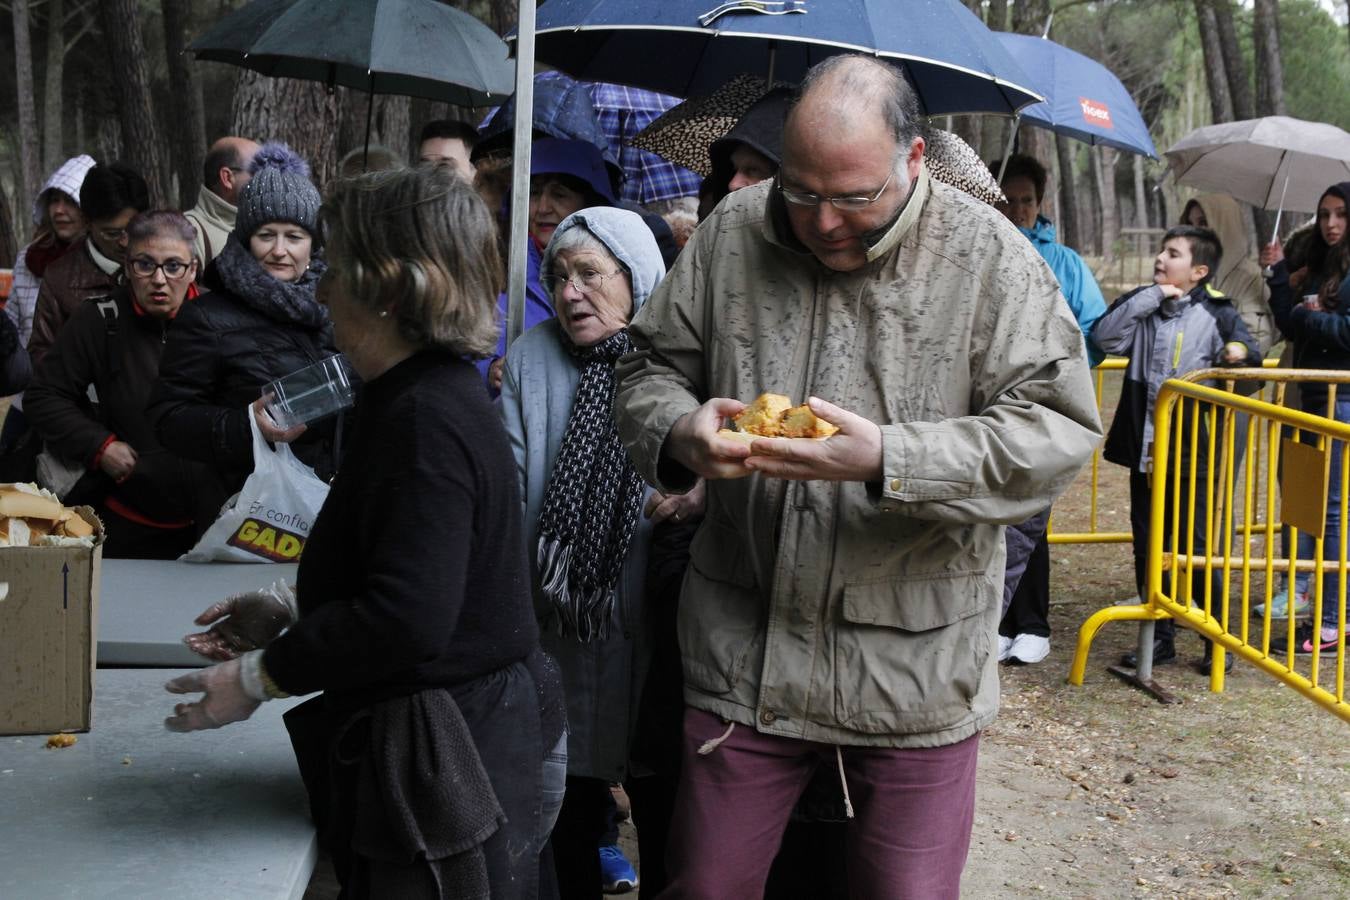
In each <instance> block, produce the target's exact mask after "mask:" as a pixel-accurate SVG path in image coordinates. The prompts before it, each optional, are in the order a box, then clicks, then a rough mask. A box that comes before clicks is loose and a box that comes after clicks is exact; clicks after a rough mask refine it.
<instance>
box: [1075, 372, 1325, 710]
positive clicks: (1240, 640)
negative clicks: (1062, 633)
mask: <svg viewBox="0 0 1350 900" xmlns="http://www.w3.org/2000/svg"><path fill="white" fill-rule="evenodd" d="M1244 377H1250V378H1259V379H1264V380H1265V381H1266V382H1267V383H1268V384H1267V387H1268V389H1269V390H1270V392H1271V394H1272V397H1273V399H1274V400H1276V401H1280V400H1282V399H1283V395H1284V391H1285V387H1286V385H1287V384H1289V383H1298V382H1323V383H1329V384H1330V387H1329V390H1328V394H1329V398H1328V409H1329V410H1330V409H1332V408H1334V403H1335V396H1336V391H1337V386H1338V385H1350V372H1327V371H1312V370H1297V369H1270V368H1267V369H1264V370H1257V369H1236V370H1234V369H1217V370H1207V371H1201V372H1193V373H1190V374H1189V375H1188V376H1187V377H1186V379H1185V380H1172V381H1168V382H1166V383H1165V384H1164V385H1163V387H1162V389H1161V390H1160V392H1159V394H1158V399H1157V402H1156V405H1155V415H1154V453H1153V471H1154V473H1155V477H1154V478H1153V479H1152V485H1151V488H1152V500H1151V504H1152V506H1151V509H1150V521H1151V531H1150V546H1149V551H1148V575H1147V585H1146V589H1145V593H1146V595H1147V598H1146V600H1145V602H1143V603H1141V604H1138V605H1130V606H1114V607H1109V608H1107V609H1103V610H1099V611H1098V612H1096V613H1095V614H1093V615H1092V616H1091V617H1090V618H1089V619H1088V620H1087V621H1086V622H1085V623H1084V624H1083V626H1082V627H1081V628H1080V629H1079V635H1078V646H1077V650H1076V652H1075V655H1074V660H1073V665H1072V668H1071V670H1070V674H1069V682H1070V683H1071V684H1075V685H1081V684H1082V683H1083V675H1084V671H1085V669H1086V667H1087V656H1088V651H1089V650H1090V648H1091V644H1092V640H1093V638H1094V637H1095V636H1096V635H1097V633H1098V631H1100V629H1101V628H1102V627H1103V626H1105V625H1106V624H1107V623H1109V622H1117V621H1139V622H1141V623H1144V625H1143V626H1142V627H1141V629H1140V632H1141V634H1140V641H1139V663H1140V665H1139V669H1138V671H1137V673H1135V674H1133V675H1130V676H1124V673H1118V674H1122V675H1123V677H1127V678H1128V680H1131V681H1133V682H1134V683H1136V684H1139V685H1140V686H1141V687H1146V688H1156V686H1155V685H1153V684H1152V679H1151V675H1152V673H1151V663H1152V632H1153V624H1152V623H1153V622H1155V621H1156V620H1158V619H1164V618H1169V617H1170V618H1172V619H1173V620H1175V621H1176V623H1177V624H1179V625H1184V626H1185V627H1187V628H1190V629H1191V630H1193V631H1196V632H1199V633H1200V634H1201V635H1202V636H1203V637H1205V638H1207V639H1209V640H1211V641H1213V643H1214V647H1213V656H1214V664H1213V665H1212V666H1211V671H1210V689H1211V690H1213V691H1222V690H1223V683H1224V673H1223V668H1224V667H1223V662H1224V654H1225V653H1226V652H1231V653H1234V654H1235V655H1236V656H1237V657H1238V658H1239V659H1241V660H1244V661H1246V662H1248V663H1251V664H1252V665H1254V666H1256V667H1257V668H1258V669H1259V670H1261V671H1263V672H1265V673H1267V674H1268V675H1270V676H1272V677H1274V678H1275V679H1277V680H1278V681H1280V682H1282V683H1284V684H1286V685H1288V686H1289V687H1291V688H1293V689H1294V690H1296V691H1298V692H1299V693H1301V694H1303V695H1304V696H1306V697H1308V698H1310V699H1312V700H1313V701H1314V702H1316V703H1318V704H1319V705H1321V706H1323V707H1325V708H1326V709H1328V710H1330V711H1331V712H1333V713H1335V714H1336V715H1338V716H1340V717H1341V718H1342V719H1344V720H1345V721H1347V722H1350V703H1347V702H1346V698H1345V667H1346V634H1345V632H1346V627H1347V622H1346V615H1347V614H1346V607H1345V600H1344V598H1345V596H1346V587H1347V585H1346V578H1347V571H1350V566H1347V553H1346V544H1347V534H1350V518H1348V517H1347V506H1348V505H1350V424H1345V423H1341V422H1337V421H1335V420H1334V419H1333V418H1331V417H1323V416H1315V415H1310V414H1308V413H1304V412H1300V411H1297V410H1293V409H1288V408H1286V407H1284V406H1282V405H1279V403H1278V402H1275V403H1271V402H1267V401H1265V400H1261V399H1257V398H1249V397H1244V396H1241V395H1239V394H1237V393H1233V392H1232V390H1231V388H1232V387H1233V384H1234V379H1241V378H1244ZM1205 380H1210V381H1222V382H1223V383H1225V385H1226V386H1227V387H1229V388H1230V390H1219V389H1217V388H1214V387H1210V386H1208V385H1206V384H1202V383H1198V382H1201V381H1205ZM1345 390H1350V387H1345V388H1342V393H1344V391H1345ZM1282 433H1283V435H1285V436H1288V435H1290V434H1299V435H1300V438H1299V439H1300V441H1301V442H1302V443H1303V444H1309V443H1310V442H1311V443H1312V444H1313V445H1314V446H1315V447H1316V449H1317V453H1318V454H1320V455H1314V456H1313V457H1312V459H1314V460H1315V461H1318V462H1316V464H1318V465H1321V466H1323V469H1322V478H1321V480H1320V482H1319V481H1317V471H1316V470H1315V469H1313V470H1311V472H1312V474H1311V477H1308V476H1307V474H1306V473H1295V472H1294V471H1293V470H1290V474H1289V476H1288V480H1289V481H1290V493H1291V496H1293V494H1294V493H1295V491H1294V488H1293V485H1294V483H1295V482H1296V481H1302V482H1305V483H1312V484H1315V485H1317V487H1316V488H1315V489H1313V490H1312V491H1311V493H1312V495H1313V496H1314V497H1316V494H1317V491H1318V490H1322V489H1323V488H1322V487H1321V486H1323V485H1327V482H1326V477H1327V472H1329V471H1330V470H1331V468H1332V462H1333V457H1335V458H1337V459H1339V462H1340V467H1339V468H1340V472H1339V476H1338V477H1339V485H1338V487H1339V489H1340V500H1339V502H1338V504H1337V510H1335V511H1338V512H1339V514H1340V522H1341V528H1340V530H1339V539H1338V540H1337V541H1335V542H1334V546H1331V547H1327V548H1324V547H1323V534H1324V531H1322V530H1318V531H1316V532H1313V533H1312V536H1313V538H1314V541H1313V546H1314V550H1313V554H1312V558H1311V559H1303V558H1300V555H1299V552H1298V550H1297V547H1298V534H1297V530H1296V529H1291V535H1290V543H1289V546H1290V547H1291V548H1292V552H1291V554H1290V556H1289V557H1287V558H1286V557H1283V556H1281V555H1280V549H1279V543H1278V539H1279V532H1280V528H1279V526H1277V524H1276V523H1277V522H1279V521H1280V519H1281V516H1280V514H1279V512H1280V510H1279V508H1278V507H1277V506H1276V498H1277V496H1278V495H1279V471H1280V455H1281V452H1282V443H1281V438H1282ZM1239 441H1241V443H1239ZM1290 452H1292V450H1291V451H1290ZM1158 476H1160V477H1158ZM1183 476H1184V477H1183ZM1300 476H1302V477H1300ZM1327 486H1329V485H1327ZM1325 496H1326V495H1325V493H1323V494H1322V497H1321V499H1323V500H1324V499H1325ZM1305 499H1307V498H1305ZM1285 500H1286V502H1288V501H1289V498H1285ZM1314 505H1315V504H1314ZM1324 505H1325V504H1324ZM1331 512H1333V510H1330V509H1328V510H1326V513H1327V514H1330V513H1331ZM1165 536H1166V543H1164V539H1165ZM1258 548H1259V550H1260V552H1255V550H1256V549H1258ZM1328 556H1330V557H1331V558H1330V559H1328V558H1327V557H1328ZM1299 572H1310V573H1313V576H1314V577H1313V578H1312V579H1311V582H1312V584H1311V585H1310V592H1309V596H1310V600H1311V604H1310V606H1311V608H1310V610H1309V612H1310V615H1311V621H1312V623H1313V628H1314V632H1313V635H1314V641H1313V652H1312V653H1311V654H1308V655H1296V654H1295V652H1294V651H1295V640H1294V632H1295V625H1296V622H1297V620H1298V617H1297V616H1296V615H1294V613H1293V611H1292V610H1291V613H1290V617H1289V619H1288V621H1287V623H1282V622H1281V620H1278V619H1272V617H1271V612H1272V604H1271V598H1272V594H1273V593H1274V587H1275V583H1276V577H1275V576H1276V575H1277V573H1282V574H1283V575H1284V576H1285V578H1286V579H1287V580H1288V581H1287V583H1288V588H1287V590H1289V591H1290V593H1292V587H1293V582H1294V578H1295V575H1296V574H1297V573H1299ZM1319 574H1324V575H1334V576H1338V577H1333V578H1326V577H1318V576H1319ZM1164 576H1166V578H1164ZM1328 582H1330V583H1331V584H1330V585H1328ZM1332 585H1334V590H1327V588H1328V587H1330V586H1332ZM1327 594H1329V595H1330V596H1327ZM1254 597H1260V598H1262V599H1263V601H1264V605H1263V607H1262V608H1261V611H1260V613H1259V614H1258V615H1255V616H1253V607H1252V605H1251V601H1252V600H1253V598H1254ZM1327 604H1337V605H1336V606H1335V607H1334V608H1335V609H1337V610H1338V611H1339V612H1338V614H1337V623H1338V629H1339V639H1338V640H1337V641H1336V642H1335V644H1334V647H1333V648H1329V649H1327V650H1326V651H1322V650H1320V649H1319V644H1320V641H1318V640H1316V636H1317V631H1316V629H1317V628H1318V627H1319V626H1320V624H1321V621H1322V611H1323V609H1324V608H1326V607H1327ZM1333 650H1334V665H1333V666H1327V665H1325V663H1326V662H1327V658H1328V657H1330V656H1331V655H1332V653H1333ZM1272 651H1273V652H1272Z"/></svg>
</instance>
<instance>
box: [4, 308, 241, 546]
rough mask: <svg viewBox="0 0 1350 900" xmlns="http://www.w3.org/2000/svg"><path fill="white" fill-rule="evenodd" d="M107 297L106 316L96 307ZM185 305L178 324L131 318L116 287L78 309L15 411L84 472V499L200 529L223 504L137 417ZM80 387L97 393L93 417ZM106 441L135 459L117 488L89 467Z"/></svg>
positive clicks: (211, 485)
mask: <svg viewBox="0 0 1350 900" xmlns="http://www.w3.org/2000/svg"><path fill="white" fill-rule="evenodd" d="M109 299H110V300H111V301H112V302H113V303H115V304H116V310H115V313H114V311H112V310H107V311H105V310H104V309H103V308H102V307H100V305H99V304H100V300H103V301H106V300H109ZM191 305H192V302H191V301H189V302H188V303H185V304H184V305H183V306H182V308H181V310H180V314H179V316H178V317H177V318H175V319H174V320H168V319H158V318H155V317H153V316H148V315H146V314H144V313H142V312H140V311H138V310H137V309H136V307H135V306H134V304H133V301H132V299H131V296H130V295H129V294H128V293H127V291H126V290H125V289H121V288H120V289H118V290H117V292H116V293H115V294H114V295H113V296H112V297H111V298H91V299H89V300H86V301H84V302H83V303H81V304H80V305H79V306H78V307H77V308H76V310H75V313H74V315H72V316H71V317H70V319H69V320H68V321H67V322H66V323H65V325H64V326H62V328H61V333H60V334H58V335H57V336H56V343H55V344H53V345H52V347H51V349H49V350H48V351H47V355H46V356H45V357H43V359H42V363H41V364H40V365H39V366H38V369H37V373H36V374H35V376H34V378H33V381H32V383H31V384H30V385H29V387H28V393H27V394H26V395H25V403H24V412H25V414H26V415H27V416H28V420H29V422H31V423H32V425H33V428H34V429H35V430H36V431H37V433H38V434H39V435H41V436H42V439H43V440H44V441H45V442H46V444H47V447H48V449H50V450H52V451H53V452H55V453H56V454H57V455H58V456H60V457H62V458H64V459H69V460H78V461H79V462H82V463H84V464H85V465H86V466H88V467H89V469H90V474H89V475H87V476H86V479H87V480H85V481H82V482H81V485H82V488H83V490H84V491H87V492H92V493H86V494H85V496H86V498H91V497H93V496H98V497H103V496H109V497H112V498H114V499H116V500H117V501H118V502H119V503H121V504H122V505H123V506H125V507H130V508H131V509H132V510H133V511H135V512H136V513H138V514H140V515H142V516H145V517H148V518H150V519H152V520H154V521H157V522H178V521H184V520H191V521H194V522H197V523H199V524H200V525H201V526H202V527H205V525H206V524H209V523H210V522H211V520H212V519H213V518H214V517H215V513H216V510H218V509H219V508H220V504H221V502H222V501H223V500H224V499H225V496H224V495H223V494H222V493H221V492H220V487H219V485H217V484H215V480H214V479H213V478H211V477H210V473H209V472H208V471H206V467H205V466H202V465H201V464H199V463H195V462H189V461H188V460H185V459H182V458H180V457H178V456H176V455H174V454H173V453H170V452H169V451H167V450H165V449H164V448H163V447H161V446H160V445H159V442H158V441H156V440H155V436H154V432H153V430H152V429H151V427H150V422H149V421H148V419H147V418H146V415H145V399H146V397H147V396H148V395H149V393H150V389H151V386H152V385H153V384H154V381H155V373H156V371H157V370H158V368H159V358H160V353H161V351H162V350H163V347H164V344H165V342H166V340H167V337H168V335H169V334H170V333H172V331H173V329H174V328H175V327H177V325H176V322H177V321H179V320H181V318H182V315H183V314H184V313H186V312H187V310H188V309H189V308H190V307H191ZM90 385H93V386H94V389H95V391H96V392H97V394H98V411H97V415H95V414H94V412H93V410H91V409H90V406H89V403H88V395H87V389H88V387H89V386H90ZM113 440H119V441H124V442H126V443H127V444H130V445H131V446H132V448H134V449H135V451H136V454H137V459H136V468H135V470H134V471H133V472H132V473H131V475H130V477H128V478H127V479H126V480H125V481H123V482H121V483H118V484H114V483H113V480H112V479H111V478H109V477H108V476H107V475H105V474H104V473H102V472H101V471H99V470H98V468H97V465H98V464H97V460H98V458H99V455H100V454H101V453H102V451H103V450H104V448H105V447H106V446H107V445H108V443H109V442H110V441H113Z"/></svg>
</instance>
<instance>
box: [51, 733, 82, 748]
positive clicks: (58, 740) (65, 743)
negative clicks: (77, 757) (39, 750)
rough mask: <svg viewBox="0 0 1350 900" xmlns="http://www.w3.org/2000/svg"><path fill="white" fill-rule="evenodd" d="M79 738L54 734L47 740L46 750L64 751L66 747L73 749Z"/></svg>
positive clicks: (71, 735)
mask: <svg viewBox="0 0 1350 900" xmlns="http://www.w3.org/2000/svg"><path fill="white" fill-rule="evenodd" d="M77 740H79V738H77V737H75V735H73V734H54V735H52V736H51V737H49V738H47V749H48V750H64V749H65V748H67V747H73V746H74V745H75V742H76V741H77Z"/></svg>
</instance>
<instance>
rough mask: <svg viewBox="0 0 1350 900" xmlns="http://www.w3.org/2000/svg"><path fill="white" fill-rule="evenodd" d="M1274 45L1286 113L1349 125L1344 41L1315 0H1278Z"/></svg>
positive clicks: (1349, 61)
mask: <svg viewBox="0 0 1350 900" xmlns="http://www.w3.org/2000/svg"><path fill="white" fill-rule="evenodd" d="M1279 10H1280V45H1281V49H1282V50H1283V55H1284V98H1285V104H1286V105H1287V106H1288V109H1289V115H1291V116H1294V117H1295V118H1299V119H1309V120H1312V121H1314V122H1330V123H1331V124H1332V125H1338V126H1340V127H1341V128H1344V129H1345V130H1347V131H1350V43H1347V42H1346V39H1345V27H1344V26H1343V25H1338V24H1336V21H1335V20H1334V19H1332V17H1331V15H1330V14H1329V13H1328V12H1327V11H1326V10H1325V9H1323V8H1322V7H1321V6H1319V5H1318V3H1317V2H1316V0H1281V2H1280V5H1279Z"/></svg>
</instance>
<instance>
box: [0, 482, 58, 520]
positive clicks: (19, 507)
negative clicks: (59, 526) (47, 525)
mask: <svg viewBox="0 0 1350 900" xmlns="http://www.w3.org/2000/svg"><path fill="white" fill-rule="evenodd" d="M61 510H62V507H61V502H60V501H59V500H50V499H48V498H46V497H43V496H41V495H39V494H31V493H29V492H28V491H22V490H19V489H18V488H17V487H16V486H14V485H4V486H3V487H0V517H4V516H18V517H23V518H29V517H31V518H34V519H47V520H48V521H52V522H54V521H56V520H57V519H60V518H61Z"/></svg>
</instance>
